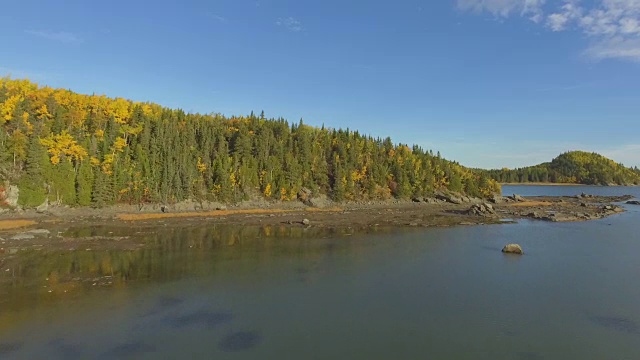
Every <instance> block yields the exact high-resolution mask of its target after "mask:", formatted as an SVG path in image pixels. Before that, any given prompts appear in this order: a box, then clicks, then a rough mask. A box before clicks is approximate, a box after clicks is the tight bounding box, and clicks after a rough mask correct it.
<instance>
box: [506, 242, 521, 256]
mask: <svg viewBox="0 0 640 360" xmlns="http://www.w3.org/2000/svg"><path fill="white" fill-rule="evenodd" d="M502 252H503V253H505V254H516V255H524V251H522V247H521V246H520V245H518V244H508V245H505V246H504V247H503V248H502Z"/></svg>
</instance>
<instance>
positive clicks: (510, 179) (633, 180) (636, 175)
mask: <svg viewBox="0 0 640 360" xmlns="http://www.w3.org/2000/svg"><path fill="white" fill-rule="evenodd" d="M486 174H488V175H489V176H490V177H491V178H492V179H494V180H496V181H498V182H500V183H528V182H529V183H538V182H539V183H568V184H585V185H639V184H640V170H639V169H638V168H637V167H634V168H627V167H625V166H624V165H622V164H618V163H616V162H615V161H613V160H611V159H608V158H606V157H604V156H602V155H599V154H597V153H588V152H584V151H570V152H566V153H564V154H561V155H560V156H558V157H556V158H555V159H553V160H552V161H551V162H549V163H543V164H540V165H536V166H531V167H525V168H519V169H514V170H509V169H502V170H489V171H487V172H486Z"/></svg>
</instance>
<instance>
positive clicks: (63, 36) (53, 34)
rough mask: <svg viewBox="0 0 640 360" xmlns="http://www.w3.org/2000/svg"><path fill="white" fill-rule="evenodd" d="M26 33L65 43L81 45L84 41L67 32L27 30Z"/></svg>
mask: <svg viewBox="0 0 640 360" xmlns="http://www.w3.org/2000/svg"><path fill="white" fill-rule="evenodd" d="M25 33H27V34H29V35H33V36H37V37H41V38H43V39H47V40H52V41H58V42H63V43H69V44H71V43H81V42H82V41H83V40H82V39H81V38H80V37H79V36H78V35H76V34H73V33H70V32H66V31H41V30H25Z"/></svg>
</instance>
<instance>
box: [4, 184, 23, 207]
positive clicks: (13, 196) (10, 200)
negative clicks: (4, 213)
mask: <svg viewBox="0 0 640 360" xmlns="http://www.w3.org/2000/svg"><path fill="white" fill-rule="evenodd" d="M19 195H20V189H18V187H17V186H16V185H9V187H8V188H7V189H6V190H5V198H4V202H5V203H6V204H7V205H8V206H9V207H11V208H15V207H17V206H18V196H19Z"/></svg>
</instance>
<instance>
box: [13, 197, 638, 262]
mask: <svg viewBox="0 0 640 360" xmlns="http://www.w3.org/2000/svg"><path fill="white" fill-rule="evenodd" d="M630 198H632V197H629V196H626V197H611V196H607V197H602V196H587V197H575V196H574V197H568V196H564V197H557V196H539V197H526V198H522V199H520V201H515V200H511V199H508V198H501V200H500V201H498V203H487V202H480V201H479V200H476V201H471V202H465V203H462V204H453V203H449V202H444V201H441V202H438V203H427V202H417V201H386V202H377V203H373V202H367V203H345V204H339V206H331V207H327V208H312V207H307V206H305V205H303V204H302V203H300V202H296V203H286V204H272V205H273V207H268V208H243V207H241V206H240V207H230V208H229V209H221V210H210V211H202V210H201V211H181V212H169V213H163V212H160V211H159V210H157V209H156V210H154V209H153V208H148V209H146V211H136V212H132V211H129V212H126V211H123V210H125V209H126V208H120V207H114V208H110V209H85V208H60V209H52V210H51V211H50V212H49V213H48V214H37V213H35V212H25V213H23V214H12V215H11V217H7V216H3V217H2V218H0V263H1V262H2V261H3V259H6V258H7V257H9V256H12V254H15V253H16V251H18V250H23V249H38V250H41V249H44V250H56V249H60V250H62V249H67V250H68V249H76V248H78V247H80V248H84V245H86V244H91V248H94V249H96V248H104V249H130V248H139V247H140V246H144V245H145V244H144V240H143V239H137V238H136V236H133V235H132V236H125V237H122V236H112V237H110V236H84V235H77V233H78V232H77V231H73V230H74V229H80V228H90V227H99V228H100V227H101V228H105V227H114V228H119V229H124V230H125V232H126V233H128V234H136V233H137V232H139V231H140V230H142V229H144V231H147V232H149V231H151V232H153V231H157V230H158V229H159V227H160V226H162V227H163V228H164V227H185V226H188V227H193V226H208V225H230V226H258V227H303V228H309V227H315V228H324V229H349V230H350V231H351V230H353V231H359V230H366V229H375V228H378V227H379V228H402V227H407V228H427V227H450V226H470V225H487V224H500V223H505V219H508V220H511V221H514V220H518V219H531V220H539V221H553V222H573V221H576V222H577V221H587V220H595V219H602V218H606V217H608V216H611V215H615V214H618V213H621V212H624V209H623V208H622V207H619V206H617V205H614V203H616V202H622V201H626V200H628V199H630ZM505 199H507V200H508V201H504V200H505ZM483 204H488V205H490V208H491V210H490V211H489V210H488V209H487V208H486V207H485V205H483ZM334 205H335V204H334ZM474 208H475V209H476V212H473V211H470V210H473V209H474ZM477 209H484V210H487V212H483V211H484V210H482V211H480V212H478V211H477ZM129 210H130V209H129ZM305 219H306V220H308V222H307V221H305ZM11 225H16V226H15V227H13V228H12V227H11ZM7 249H13V250H11V251H8V250H7ZM16 249H17V250H16Z"/></svg>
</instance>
